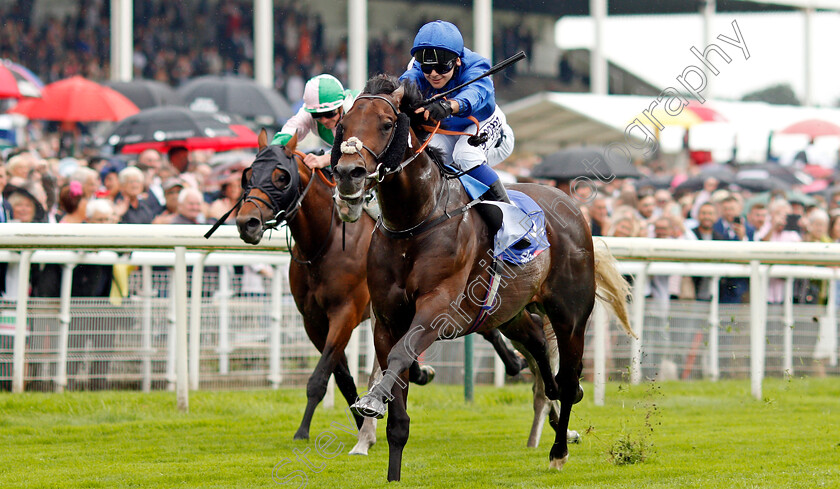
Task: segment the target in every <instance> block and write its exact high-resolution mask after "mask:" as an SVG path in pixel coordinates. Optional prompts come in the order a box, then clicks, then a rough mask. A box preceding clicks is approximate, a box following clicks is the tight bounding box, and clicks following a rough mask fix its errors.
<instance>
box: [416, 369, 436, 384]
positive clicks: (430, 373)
mask: <svg viewBox="0 0 840 489" xmlns="http://www.w3.org/2000/svg"><path fill="white" fill-rule="evenodd" d="M420 370H421V371H423V372H426V376H427V377H428V380H426V384H431V383H432V381H433V380H435V368H434V367H432V366H431V365H421V366H420ZM426 384H423V385H426Z"/></svg>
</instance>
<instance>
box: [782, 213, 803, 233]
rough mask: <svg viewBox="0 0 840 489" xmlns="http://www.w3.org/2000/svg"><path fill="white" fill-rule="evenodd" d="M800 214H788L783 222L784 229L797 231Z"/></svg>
mask: <svg viewBox="0 0 840 489" xmlns="http://www.w3.org/2000/svg"><path fill="white" fill-rule="evenodd" d="M801 218H802V216H800V215H799V214H788V216H787V221H786V222H785V231H796V232H797V233H798V232H799V219H801Z"/></svg>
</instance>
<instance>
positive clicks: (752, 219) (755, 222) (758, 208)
mask: <svg viewBox="0 0 840 489" xmlns="http://www.w3.org/2000/svg"><path fill="white" fill-rule="evenodd" d="M747 224H749V225H750V226H752V227H753V229H755V232H754V234H753V241H761V240H762V239H763V238H764V236H765V235H766V234H767V232H768V231H770V226H769V224H770V222H769V221H768V220H767V206H766V205H764V204H762V203H761V202H756V203H755V204H753V205H752V207H750V211H749V212H748V213H747Z"/></svg>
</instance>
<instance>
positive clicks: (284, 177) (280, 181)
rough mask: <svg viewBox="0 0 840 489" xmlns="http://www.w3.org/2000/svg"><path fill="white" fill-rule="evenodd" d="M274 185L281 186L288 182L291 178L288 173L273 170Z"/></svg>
mask: <svg viewBox="0 0 840 489" xmlns="http://www.w3.org/2000/svg"><path fill="white" fill-rule="evenodd" d="M273 180H274V182H273V183H274V186H275V187H277V188H283V187H285V186H286V185H288V184H289V182H290V181H291V178H289V174H288V173H286V172H285V171H275V172H274V175H273Z"/></svg>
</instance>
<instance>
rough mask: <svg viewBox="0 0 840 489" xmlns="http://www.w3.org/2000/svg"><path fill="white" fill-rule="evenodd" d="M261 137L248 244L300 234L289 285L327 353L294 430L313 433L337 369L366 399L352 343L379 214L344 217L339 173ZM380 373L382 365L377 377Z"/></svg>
mask: <svg viewBox="0 0 840 489" xmlns="http://www.w3.org/2000/svg"><path fill="white" fill-rule="evenodd" d="M258 141H259V153H258V154H257V156H256V158H255V160H254V163H253V164H252V165H251V167H250V168H248V169H247V170H245V172H243V175H242V188H243V200H242V204H241V206H240V208H239V211H238V214H237V217H236V225H237V227H238V230H239V234H240V237H241V238H242V240H243V241H245V242H246V243H251V244H257V243H259V242H260V240H261V239H262V236H263V234H264V232H265V231H266V230H268V229H272V228H274V227H276V226H277V225H278V224H280V223H281V222H284V221H285V222H286V224H287V226H288V229H289V232H290V233H291V235H292V237H293V238H294V242H295V244H294V247H293V248H292V249H291V250H290V252H291V256H292V262H291V264H290V267H289V286H290V289H291V292H292V296H293V297H294V300H295V304H296V306H297V308H298V310H299V311H300V313H301V315H302V317H303V324H304V329H305V330H306V334H307V336H308V337H309V339H310V341H311V342H312V344H313V345H315V347H316V348H317V349H318V351H319V352H321V358H320V359H319V361H318V364H317V365H316V367H315V370H314V371H313V373H312V376H311V377H310V378H309V381H308V383H307V388H306V396H307V404H306V410H305V411H304V415H303V419H302V420H301V424H300V427H299V428H298V430H297V432H296V433H295V435H294V438H295V439H308V438H309V428H310V424H311V421H312V416H313V414H314V412H315V408H316V407H317V406H318V404H319V403H320V402H321V400H322V399H323V398H324V395H325V393H326V389H327V382H328V381H329V377H330V374H335V379H336V385H337V386H338V388H339V390H340V391H341V393H342V395H343V396H344V398H345V399H346V400H347V402H348V404H352V403H353V402H354V401H355V400H356V399H357V398H358V393H357V391H356V383H355V380H354V379H353V377H352V374H351V372H350V370H349V368H348V364H347V358H346V357H345V354H344V349H345V347H346V346H347V343H348V341H349V339H350V335H351V334H352V332H353V329H354V328H355V327H356V326H357V325H358V324H359V323H360V322H362V321H363V320H365V319H367V318H368V316H369V311H370V307H369V304H370V294H369V292H368V288H367V282H366V278H367V250H368V246H369V245H370V238H371V233H372V231H373V227H374V221H373V220H372V219H371V218H370V217H369V216H368V215H367V214H365V215H364V216H362V217H361V218H360V219H359V220H358V221H357V222H355V223H352V224H344V223H342V222H341V221H340V220H339V218H338V217H337V211H336V210H335V206H334V201H333V189H334V187H335V184H334V183H333V181H332V178H331V177H329V176H327V175H325V174H324V172H323V171H321V170H314V171H313V170H310V169H309V168H308V167H307V166H306V165H305V164H304V163H303V159H302V158H301V157H300V156H302V155H301V154H300V153H299V152H297V151H295V148H296V145H297V138H296V137H293V138H292V140H290V141H289V142H288V143H287V144H286V146H285V147H283V146H268V144H267V135H266V133H265V130H263V131H261V132H260V134H259V137H258ZM493 333H495V334H493ZM484 336H485V338H486V339H487V340H488V341H490V342H491V343H492V344H493V346H494V348H496V350H497V352H498V353H499V356H500V357H501V358H502V360H503V361H504V363H505V366H506V370H507V373H508V374H509V375H516V373H518V372H519V371H520V370H521V369H522V368H523V367H524V366H525V362H524V361H523V360H522V359H521V358H519V357H518V356H516V355H515V353H514V352H513V351H512V350H510V348H508V347H507V346H506V345H505V343H504V341H503V340H502V338H501V336H500V335H499V334H498V332H488V334H485V335H484ZM375 370H379V369H378V365H376V369H375ZM409 370H410V371H411V375H410V380H411V381H412V382H414V383H417V384H421V385H422V384H425V383H427V382H429V381H430V380H431V379H432V378H433V376H434V370H433V369H432V368H431V367H430V366H426V365H424V366H422V367H421V366H420V365H419V364H418V363H417V362H413V363H412V365H411V366H410V368H409ZM375 377H376V374H375V372H374V373H372V374H371V377H370V379H371V381H373V379H374V378H375ZM354 416H355V418H356V419H355V420H356V423H357V427H359V428H360V433H359V442H358V443H357V445H356V446H355V447H354V448H353V450H352V451H351V452H350V453H352V454H367V450H368V448H369V447H370V446H371V445H373V444H374V443H375V441H376V425H375V423H374V422H373V421H372V420H367V422H365V423H364V425H363V424H362V422H363V419H364V418H363V417H361V416H359V415H358V414H354Z"/></svg>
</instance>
